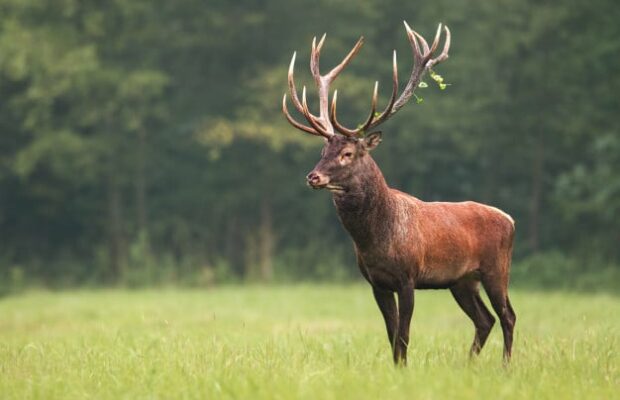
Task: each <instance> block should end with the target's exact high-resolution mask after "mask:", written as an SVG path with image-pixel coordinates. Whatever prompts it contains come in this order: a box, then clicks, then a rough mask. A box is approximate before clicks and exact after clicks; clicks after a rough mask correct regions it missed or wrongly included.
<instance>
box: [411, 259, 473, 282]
mask: <svg viewBox="0 0 620 400" xmlns="http://www.w3.org/2000/svg"><path fill="white" fill-rule="evenodd" d="M463 279H475V280H480V272H479V267H478V264H477V263H470V262H463V263H457V264H439V265H432V264H430V265H426V266H424V267H422V268H420V271H419V272H418V276H417V279H416V280H415V287H416V288H417V289H447V288H449V287H451V286H453V285H454V284H456V283H457V282H459V281H462V280H463Z"/></svg>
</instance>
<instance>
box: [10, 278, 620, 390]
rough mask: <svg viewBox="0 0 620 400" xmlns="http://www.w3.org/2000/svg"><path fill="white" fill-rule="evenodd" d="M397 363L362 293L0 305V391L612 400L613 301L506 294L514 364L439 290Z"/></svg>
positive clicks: (82, 296) (187, 294)
mask: <svg viewBox="0 0 620 400" xmlns="http://www.w3.org/2000/svg"><path fill="white" fill-rule="evenodd" d="M416 294H417V296H416V310H415V312H414V320H413V325H412V340H411V346H410V350H409V366H408V367H407V368H404V369H397V368H394V367H393V366H392V364H391V357H390V354H389V349H388V342H387V338H386V334H385V332H384V328H383V321H382V320H381V317H380V314H379V311H378V309H377V308H376V305H375V304H374V301H373V299H372V294H371V292H370V289H369V287H367V286H364V285H352V286H310V285H307V286H306V285H303V286H288V287H285V286H281V287H249V288H248V287H225V288H219V289H212V290H146V291H122V290H101V291H69V292H59V293H49V292H29V293H26V294H24V295H21V296H18V297H8V298H4V299H2V300H0V397H2V398H15V399H24V398H42V399H84V398H110V399H119V398H127V399H140V398H170V399H176V398H201V399H216V398H218V399H219V398H245V399H257V398H266V399H280V398H301V399H317V398H325V399H343V398H351V399H360V398H370V399H376V398H389V399H398V398H407V399H453V398H471V399H474V398H476V399H477V398H492V399H502V398H519V399H568V398H575V399H612V398H619V397H620V394H619V393H620V392H619V391H618V389H619V388H620V376H619V375H620V370H619V357H618V345H619V344H620V298H617V297H613V296H609V295H584V294H573V293H568V292H566V293H542V292H527V291H516V290H513V291H512V293H511V294H512V296H511V298H512V303H513V305H514V308H515V310H516V312H517V328H516V339H515V345H514V355H513V362H512V364H511V365H510V366H509V367H508V368H502V362H501V346H502V342H501V330H500V329H499V326H496V327H495V329H494V330H493V332H492V334H491V337H490V339H489V342H488V343H487V346H486V347H485V348H484V350H483V351H482V354H481V355H480V356H479V357H478V358H477V359H475V360H472V361H469V360H468V355H467V351H468V348H469V345H470V342H471V340H472V338H473V327H472V325H471V323H470V321H469V320H468V319H467V317H466V316H465V315H464V314H463V313H462V312H461V311H460V309H459V308H458V306H457V305H456V303H454V301H453V300H452V297H451V296H450V294H449V293H448V292H447V291H418V292H417V293H416Z"/></svg>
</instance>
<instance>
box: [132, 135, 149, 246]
mask: <svg viewBox="0 0 620 400" xmlns="http://www.w3.org/2000/svg"><path fill="white" fill-rule="evenodd" d="M134 189H135V201H136V219H137V223H138V235H139V237H140V238H141V240H144V241H145V245H148V222H147V202H146V132H145V131H144V129H140V130H138V148H137V152H136V169H135V176H134Z"/></svg>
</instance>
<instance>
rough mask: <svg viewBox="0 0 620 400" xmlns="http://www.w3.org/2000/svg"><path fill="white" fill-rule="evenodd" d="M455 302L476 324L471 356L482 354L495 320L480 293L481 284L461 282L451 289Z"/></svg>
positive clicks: (470, 281) (472, 281) (468, 281)
mask: <svg viewBox="0 0 620 400" xmlns="http://www.w3.org/2000/svg"><path fill="white" fill-rule="evenodd" d="M450 291H451V292H452V296H454V300H456V302H457V303H458V305H459V306H460V307H461V309H462V310H463V311H464V312H465V314H467V316H468V317H469V318H470V319H471V320H472V322H473V323H474V327H475V328H476V334H475V336H474V342H473V343H472V345H471V349H470V351H469V355H470V356H473V355H476V354H478V353H480V350H482V348H483V347H484V344H485V343H486V341H487V338H488V337H489V333H491V329H492V328H493V324H495V318H494V317H493V315H492V314H491V312H490V311H489V309H488V308H487V307H486V305H485V304H484V302H483V301H482V299H481V298H480V293H479V282H478V281H476V280H467V281H463V282H459V283H457V284H456V285H454V286H452V287H451V288H450Z"/></svg>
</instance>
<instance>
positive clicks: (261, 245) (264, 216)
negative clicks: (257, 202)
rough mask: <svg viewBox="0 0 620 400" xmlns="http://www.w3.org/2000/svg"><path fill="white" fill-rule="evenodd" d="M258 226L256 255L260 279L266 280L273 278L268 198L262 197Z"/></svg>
mask: <svg viewBox="0 0 620 400" xmlns="http://www.w3.org/2000/svg"><path fill="white" fill-rule="evenodd" d="M260 216H261V218H260V220H261V222H260V228H259V230H258V232H259V233H258V256H259V260H258V262H259V267H260V279H261V280H262V281H263V282H268V281H271V280H272V279H273V247H274V242H275V241H274V233H273V214H272V210H271V204H270V202H269V200H267V199H263V202H262V204H261V213H260Z"/></svg>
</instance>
